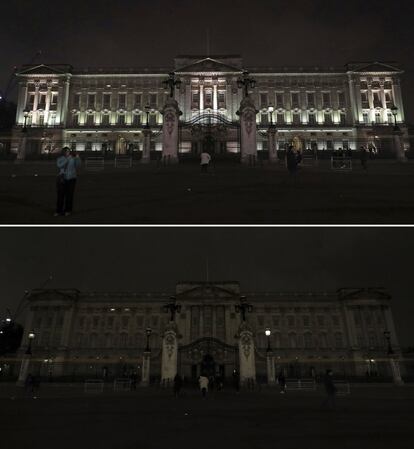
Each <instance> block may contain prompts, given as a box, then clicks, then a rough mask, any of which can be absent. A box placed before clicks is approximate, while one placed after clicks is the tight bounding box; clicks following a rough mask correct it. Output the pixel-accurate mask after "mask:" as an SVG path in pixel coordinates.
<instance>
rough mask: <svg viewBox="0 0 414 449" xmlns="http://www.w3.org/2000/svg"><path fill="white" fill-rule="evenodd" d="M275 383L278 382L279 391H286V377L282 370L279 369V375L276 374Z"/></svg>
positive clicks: (283, 392)
mask: <svg viewBox="0 0 414 449" xmlns="http://www.w3.org/2000/svg"><path fill="white" fill-rule="evenodd" d="M277 383H278V384H279V388H280V393H281V394H285V393H286V378H285V375H284V374H283V371H280V373H279V375H278V376H277Z"/></svg>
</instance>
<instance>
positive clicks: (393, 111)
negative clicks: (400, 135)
mask: <svg viewBox="0 0 414 449" xmlns="http://www.w3.org/2000/svg"><path fill="white" fill-rule="evenodd" d="M391 113H392V115H393V117H394V131H399V129H400V128H399V126H398V125H397V114H398V108H397V106H395V105H394V106H393V107H392V108H391Z"/></svg>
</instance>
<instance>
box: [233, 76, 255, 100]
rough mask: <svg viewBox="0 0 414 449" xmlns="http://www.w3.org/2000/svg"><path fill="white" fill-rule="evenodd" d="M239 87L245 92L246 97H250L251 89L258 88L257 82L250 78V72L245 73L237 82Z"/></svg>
mask: <svg viewBox="0 0 414 449" xmlns="http://www.w3.org/2000/svg"><path fill="white" fill-rule="evenodd" d="M237 86H238V87H239V89H243V90H244V97H248V96H249V88H252V89H254V88H255V87H256V80H255V79H254V78H251V77H250V76H249V72H247V71H244V72H243V75H242V76H241V77H240V78H239V79H238V80H237Z"/></svg>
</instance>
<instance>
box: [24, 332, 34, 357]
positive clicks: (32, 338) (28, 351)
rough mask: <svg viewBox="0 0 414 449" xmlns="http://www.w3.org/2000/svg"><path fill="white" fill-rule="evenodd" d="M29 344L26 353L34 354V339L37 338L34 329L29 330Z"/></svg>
mask: <svg viewBox="0 0 414 449" xmlns="http://www.w3.org/2000/svg"><path fill="white" fill-rule="evenodd" d="M28 337H29V344H28V345H27V349H26V354H27V355H32V341H33V340H34V338H35V333H34V332H33V331H31V332H29V335H28Z"/></svg>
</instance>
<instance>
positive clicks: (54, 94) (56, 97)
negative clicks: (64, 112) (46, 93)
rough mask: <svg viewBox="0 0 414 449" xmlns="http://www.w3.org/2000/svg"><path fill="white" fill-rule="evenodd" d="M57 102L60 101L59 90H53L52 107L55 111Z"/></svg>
mask: <svg viewBox="0 0 414 449" xmlns="http://www.w3.org/2000/svg"><path fill="white" fill-rule="evenodd" d="M57 102H58V93H57V92H53V93H52V98H51V99H50V109H51V110H53V111H55V110H56V106H57Z"/></svg>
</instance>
